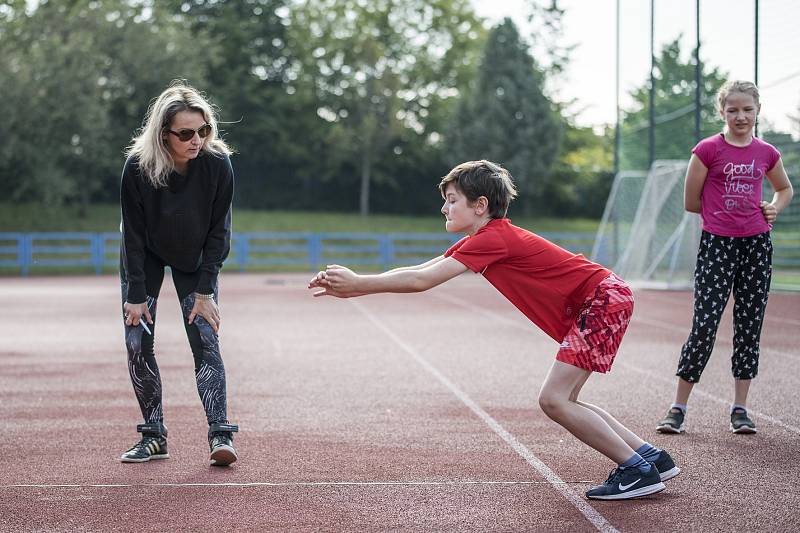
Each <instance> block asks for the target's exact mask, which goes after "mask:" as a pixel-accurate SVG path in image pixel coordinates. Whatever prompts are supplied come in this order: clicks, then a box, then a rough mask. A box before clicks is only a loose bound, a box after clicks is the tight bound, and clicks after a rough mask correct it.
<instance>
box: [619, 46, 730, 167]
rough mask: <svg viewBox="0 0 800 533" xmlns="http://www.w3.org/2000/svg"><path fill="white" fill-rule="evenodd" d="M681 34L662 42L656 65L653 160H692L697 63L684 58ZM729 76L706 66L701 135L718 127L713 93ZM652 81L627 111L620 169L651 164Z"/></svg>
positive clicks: (636, 90)
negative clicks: (662, 46)
mask: <svg viewBox="0 0 800 533" xmlns="http://www.w3.org/2000/svg"><path fill="white" fill-rule="evenodd" d="M681 55H682V54H681V47H680V37H678V38H676V39H675V40H674V41H672V42H671V43H669V44H667V45H666V46H664V48H663V49H662V50H661V54H660V55H659V57H658V58H657V61H656V69H655V87H656V90H655V106H654V109H655V116H656V120H655V123H656V125H655V158H656V159H688V158H689V155H690V154H691V150H692V147H693V146H694V145H695V144H696V139H695V131H694V110H695V105H694V101H695V86H694V79H695V67H694V61H693V60H691V59H690V60H688V61H684V60H683V59H681ZM725 80H726V76H725V75H724V74H723V73H722V72H720V71H719V70H718V69H717V68H716V67H713V68H712V67H709V66H708V65H703V72H702V95H703V99H702V109H701V110H700V120H701V134H700V138H703V137H707V136H709V135H713V134H714V133H715V132H718V131H720V129H721V128H722V123H721V122H720V119H719V114H718V113H717V111H716V103H715V100H714V98H715V95H716V93H717V90H718V89H719V88H720V86H721V85H722V84H723V83H724V82H725ZM649 86H650V85H649V81H647V82H645V83H644V84H643V85H641V86H640V87H638V88H637V89H635V90H634V91H633V92H632V93H631V96H632V97H633V99H634V102H635V103H634V105H633V108H632V109H629V110H626V111H624V112H623V119H622V143H621V144H622V147H621V151H620V152H621V153H620V168H621V169H623V170H642V169H647V168H648V153H649V152H648V129H649V126H648V115H649V108H648V105H649V104H648V102H649Z"/></svg>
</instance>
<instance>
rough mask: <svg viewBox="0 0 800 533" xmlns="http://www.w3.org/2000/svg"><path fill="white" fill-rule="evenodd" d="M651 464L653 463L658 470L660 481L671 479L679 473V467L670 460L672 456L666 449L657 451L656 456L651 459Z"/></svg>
mask: <svg viewBox="0 0 800 533" xmlns="http://www.w3.org/2000/svg"><path fill="white" fill-rule="evenodd" d="M653 465H655V467H656V470H658V475H659V476H660V477H661V481H666V480H668V479H672V478H674V477H675V476H677V475H678V474H680V473H681V469H680V468H678V467H677V466H675V461H673V460H672V457H671V456H670V455H669V454H668V453H667V451H666V450H661V451H660V452H658V456H656V458H655V460H654V461H653Z"/></svg>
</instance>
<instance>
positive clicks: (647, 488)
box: [586, 463, 667, 500]
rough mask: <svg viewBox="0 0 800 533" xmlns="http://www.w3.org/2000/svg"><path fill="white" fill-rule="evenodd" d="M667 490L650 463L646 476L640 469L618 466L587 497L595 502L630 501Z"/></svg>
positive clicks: (589, 491) (587, 492)
mask: <svg viewBox="0 0 800 533" xmlns="http://www.w3.org/2000/svg"><path fill="white" fill-rule="evenodd" d="M665 488H667V487H665V486H664V484H663V483H662V482H661V477H660V476H659V475H658V469H656V467H655V465H653V463H650V471H649V472H647V473H646V474H643V473H642V471H641V470H639V469H638V468H634V467H631V468H622V467H620V466H618V467H617V468H615V469H614V470H612V471H611V473H610V474H609V475H608V479H606V481H605V483H603V484H602V485H598V486H596V487H593V488H591V489H589V490H588V491H586V497H587V498H591V499H593V500H628V499H631V498H639V497H641V496H647V495H649V494H655V493H656V492H661V491H662V490H664V489H665Z"/></svg>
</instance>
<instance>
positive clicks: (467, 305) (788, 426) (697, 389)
mask: <svg viewBox="0 0 800 533" xmlns="http://www.w3.org/2000/svg"><path fill="white" fill-rule="evenodd" d="M436 296H437V297H439V298H442V299H443V300H446V301H450V302H452V303H455V304H457V305H460V306H462V307H465V308H467V309H469V310H470V311H476V312H480V313H481V314H483V315H484V316H487V317H489V318H491V319H493V320H495V321H497V322H501V323H503V324H507V325H511V326H514V327H516V328H517V329H524V330H526V331H529V332H530V333H535V334H539V335H544V333H542V332H541V331H540V330H539V328H537V327H535V326H534V327H530V328H529V327H527V326H523V325H522V324H520V323H519V322H514V321H513V320H509V319H508V318H506V317H504V316H502V315H500V314H498V313H497V312H495V311H487V310H486V309H481V308H479V307H477V306H474V305H472V304H471V303H470V302H467V301H465V300H462V299H460V298H456V297H455V296H449V295H441V294H436ZM634 322H641V323H644V324H646V325H649V326H657V327H663V328H664V329H673V328H674V329H675V330H677V329H678V328H677V326H671V325H669V324H661V323H659V322H656V321H654V320H648V319H646V318H639V319H637V318H634ZM680 331H681V332H683V333H685V332H686V330H684V329H681V330H680ZM687 335H688V333H687ZM548 338H549V337H548ZM717 342H720V341H719V340H718V341H717ZM763 351H764V352H765V353H780V352H777V351H776V350H763ZM784 355H787V354H784ZM615 363H617V364H620V365H622V366H624V367H625V368H630V369H631V370H633V371H635V372H638V373H640V374H643V375H645V376H647V377H649V378H652V379H654V380H656V381H660V382H662V383H668V384H669V385H670V386H671V387H674V386H675V380H674V378H666V377H664V376H661V375H659V374H656V373H654V372H651V371H649V370H646V369H644V368H641V367H638V366H635V365H632V364H630V363H626V362H624V361H622V360H616V361H615ZM692 394H697V395H700V396H702V397H704V398H707V399H709V400H713V401H714V402H716V403H719V404H722V405H728V406H730V401H729V400H725V399H723V398H720V397H719V396H715V395H713V394H711V393H709V392H706V391H704V390H702V389H701V388H700V387H699V386H698V385H695V386H694V388H693V389H692ZM747 410H748V411H749V412H750V413H752V414H754V415H756V416H758V417H759V418H762V419H764V420H767V421H769V422H771V423H773V424H775V425H776V426H780V427H782V428H783V429H786V430H788V431H791V432H792V433H797V434H800V428H799V427H797V426H793V425H791V424H787V423H786V422H784V421H782V420H780V419H778V418H775V417H774V416H770V415H768V414H766V413H763V412H761V411H756V410H755V409H753V408H752V407H750V406H748V407H747Z"/></svg>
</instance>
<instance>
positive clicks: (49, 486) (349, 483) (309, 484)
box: [0, 480, 589, 489]
mask: <svg viewBox="0 0 800 533" xmlns="http://www.w3.org/2000/svg"><path fill="white" fill-rule="evenodd" d="M563 483H564V484H570V483H573V484H577V483H589V481H582V480H577V481H564V482H563ZM470 485H550V482H549V481H284V482H278V481H252V482H248V483H95V484H80V483H63V484H36V483H25V484H14V485H0V489H87V488H92V489H117V488H123V489H124V488H140V487H189V488H190V487H323V488H324V487H373V486H391V487H395V486H398V487H405V486H408V487H415V486H433V487H438V486H444V487H458V486H470Z"/></svg>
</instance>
